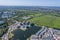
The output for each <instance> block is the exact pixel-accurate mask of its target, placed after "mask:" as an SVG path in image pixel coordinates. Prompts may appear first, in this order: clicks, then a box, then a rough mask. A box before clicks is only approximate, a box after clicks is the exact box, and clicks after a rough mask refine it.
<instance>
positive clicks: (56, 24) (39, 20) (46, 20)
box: [28, 15, 60, 29]
mask: <svg viewBox="0 0 60 40" xmlns="http://www.w3.org/2000/svg"><path fill="white" fill-rule="evenodd" d="M28 21H30V22H33V23H35V24H36V25H38V26H42V25H44V26H47V27H51V28H56V29H60V17H56V16H51V15H44V16H40V17H35V18H32V19H30V20H28Z"/></svg>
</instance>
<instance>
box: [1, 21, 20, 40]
mask: <svg viewBox="0 0 60 40" xmlns="http://www.w3.org/2000/svg"><path fill="white" fill-rule="evenodd" d="M18 26H20V22H17V21H16V23H15V24H13V25H10V26H8V28H9V29H8V32H7V33H5V34H4V35H3V36H2V37H1V38H2V40H8V33H9V32H10V31H13V30H15V29H17V27H18Z"/></svg>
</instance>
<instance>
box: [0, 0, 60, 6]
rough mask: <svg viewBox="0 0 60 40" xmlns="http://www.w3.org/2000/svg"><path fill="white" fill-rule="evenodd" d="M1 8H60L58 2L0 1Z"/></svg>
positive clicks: (31, 0)
mask: <svg viewBox="0 0 60 40" xmlns="http://www.w3.org/2000/svg"><path fill="white" fill-rule="evenodd" d="M0 5H3V6H60V0H0Z"/></svg>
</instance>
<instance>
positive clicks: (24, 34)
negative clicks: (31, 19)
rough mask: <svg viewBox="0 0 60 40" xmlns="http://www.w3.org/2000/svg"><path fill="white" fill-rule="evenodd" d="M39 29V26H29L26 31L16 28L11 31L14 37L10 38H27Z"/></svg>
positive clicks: (15, 39)
mask: <svg viewBox="0 0 60 40" xmlns="http://www.w3.org/2000/svg"><path fill="white" fill-rule="evenodd" d="M39 30H40V27H36V26H34V27H30V28H28V29H27V30H26V31H23V30H20V29H17V30H15V31H13V34H14V37H13V38H12V39H11V40H27V38H29V37H30V36H31V35H33V34H35V33H37V32H38V31H39Z"/></svg>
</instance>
